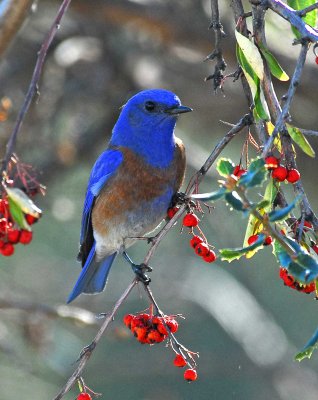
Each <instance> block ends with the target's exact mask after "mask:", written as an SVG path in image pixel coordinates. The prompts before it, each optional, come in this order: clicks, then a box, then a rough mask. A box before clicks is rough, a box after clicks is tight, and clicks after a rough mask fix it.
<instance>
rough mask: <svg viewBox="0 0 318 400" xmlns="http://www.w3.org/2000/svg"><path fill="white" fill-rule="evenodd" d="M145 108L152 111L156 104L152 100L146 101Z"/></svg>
mask: <svg viewBox="0 0 318 400" xmlns="http://www.w3.org/2000/svg"><path fill="white" fill-rule="evenodd" d="M145 109H146V110H147V111H149V112H154V111H155V109H156V104H155V103H154V102H153V101H146V103H145Z"/></svg>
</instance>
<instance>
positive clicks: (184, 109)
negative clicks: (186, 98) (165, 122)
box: [165, 106, 193, 115]
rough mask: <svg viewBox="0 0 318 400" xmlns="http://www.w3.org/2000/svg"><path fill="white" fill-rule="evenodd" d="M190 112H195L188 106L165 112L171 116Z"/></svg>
mask: <svg viewBox="0 0 318 400" xmlns="http://www.w3.org/2000/svg"><path fill="white" fill-rule="evenodd" d="M190 111H193V110H192V108H190V107H186V106H175V107H171V108H167V109H166V110H165V112H166V113H167V114H170V115H179V114H183V113H187V112H190Z"/></svg>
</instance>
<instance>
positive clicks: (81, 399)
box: [76, 392, 92, 400]
mask: <svg viewBox="0 0 318 400" xmlns="http://www.w3.org/2000/svg"><path fill="white" fill-rule="evenodd" d="M76 400H92V396H91V395H90V394H88V393H86V392H82V393H80V394H79V395H78V396H77V397H76Z"/></svg>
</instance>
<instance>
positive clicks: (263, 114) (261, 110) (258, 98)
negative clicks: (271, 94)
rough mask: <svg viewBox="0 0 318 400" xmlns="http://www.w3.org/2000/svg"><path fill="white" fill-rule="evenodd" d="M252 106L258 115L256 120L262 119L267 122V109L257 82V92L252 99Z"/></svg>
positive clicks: (259, 83) (259, 84) (258, 81)
mask: <svg viewBox="0 0 318 400" xmlns="http://www.w3.org/2000/svg"><path fill="white" fill-rule="evenodd" d="M254 105H255V109H256V112H257V115H258V117H259V118H258V120H259V119H263V120H264V121H269V119H270V117H269V109H268V106H267V103H266V100H265V96H264V93H263V90H262V88H261V81H260V80H259V79H258V80H257V90H256V94H255V97H254Z"/></svg>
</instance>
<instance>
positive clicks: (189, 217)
mask: <svg viewBox="0 0 318 400" xmlns="http://www.w3.org/2000/svg"><path fill="white" fill-rule="evenodd" d="M182 224H183V226H187V227H188V228H194V227H195V226H198V224H199V218H198V217H197V216H196V215H195V214H186V215H185V216H184V218H183V222H182Z"/></svg>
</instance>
